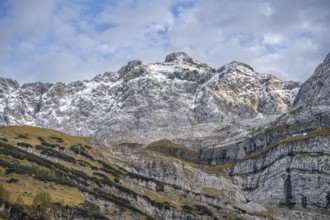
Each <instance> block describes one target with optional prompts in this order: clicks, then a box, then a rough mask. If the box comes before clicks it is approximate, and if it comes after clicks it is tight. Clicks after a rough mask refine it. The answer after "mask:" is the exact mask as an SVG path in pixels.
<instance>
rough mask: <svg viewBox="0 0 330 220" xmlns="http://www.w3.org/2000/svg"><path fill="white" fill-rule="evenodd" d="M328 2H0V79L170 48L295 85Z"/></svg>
mask: <svg viewBox="0 0 330 220" xmlns="http://www.w3.org/2000/svg"><path fill="white" fill-rule="evenodd" d="M329 21H330V1H329V0H290V1H288V0H273V1H271V0H268V1H267V0H249V1H246V0H108V1H107V0H71V1H67V0H0V30H1V31H0V76H2V77H9V78H13V79H16V80H18V81H19V82H20V83H25V82H33V81H42V82H57V81H64V82H71V81H74V80H82V79H91V78H92V77H93V76H95V75H97V74H99V73H103V72H107V71H116V70H118V69H119V68H120V67H121V66H123V65H125V64H126V63H127V62H128V61H130V60H135V59H141V60H144V61H146V62H159V61H163V60H164V59H165V56H166V55H167V54H169V53H171V52H173V51H185V52H187V53H188V54H189V55H190V56H192V57H194V58H196V59H198V60H200V61H201V62H205V63H208V64H209V65H211V66H212V67H220V66H222V65H224V64H225V63H228V62H230V61H232V60H237V61H241V62H245V63H248V64H249V65H251V66H252V67H253V68H254V69H255V70H256V71H258V72H262V73H273V74H275V75H277V76H278V77H280V78H282V79H285V80H299V81H304V80H305V79H307V77H309V76H310V75H311V74H312V73H313V71H314V69H315V67H316V66H317V65H318V64H319V63H320V62H322V60H323V59H324V57H325V56H326V54H327V53H329V52H330V22H329Z"/></svg>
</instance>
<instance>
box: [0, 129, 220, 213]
mask: <svg viewBox="0 0 330 220" xmlns="http://www.w3.org/2000/svg"><path fill="white" fill-rule="evenodd" d="M93 142H94V143H95V142H96V140H93V139H90V138H82V137H74V136H70V135H67V134H64V133H61V132H59V131H55V130H50V129H43V128H36V127H30V126H8V127H1V128H0V162H1V163H2V164H0V177H1V178H0V183H2V184H3V186H4V187H5V188H6V189H7V190H9V191H10V202H11V203H16V200H17V197H18V196H19V195H20V196H21V197H22V201H21V202H20V203H21V204H20V205H24V206H26V207H30V206H31V205H32V203H33V198H34V197H35V195H36V193H37V192H40V191H47V192H49V193H50V194H51V195H52V200H53V202H59V203H61V204H63V205H69V206H72V207H83V203H84V201H87V200H90V199H88V197H91V196H94V197H96V198H98V199H100V200H103V201H106V202H111V203H113V204H115V205H116V206H117V207H119V208H123V210H126V212H128V213H132V214H133V215H135V216H140V217H139V218H141V219H143V218H148V216H149V214H147V213H145V212H143V211H141V209H140V208H139V207H137V206H136V204H137V203H134V202H131V201H130V200H131V199H134V198H137V197H139V198H142V199H144V200H145V201H147V202H149V203H150V204H152V205H153V206H154V207H157V208H158V209H168V208H170V209H176V210H178V211H184V212H187V210H186V209H185V208H187V207H191V210H190V209H189V210H188V213H192V214H194V215H195V214H197V215H198V213H202V215H206V216H207V215H210V214H211V213H212V211H210V212H208V211H207V210H208V208H207V207H205V210H204V211H201V209H204V208H203V207H202V208H201V207H199V206H197V207H196V206H194V204H195V203H194V202H192V201H191V198H190V197H189V196H183V197H182V200H179V201H178V200H176V201H174V200H173V199H172V197H173V196H174V195H175V194H177V192H178V191H179V192H181V193H185V194H189V193H188V192H186V191H185V190H182V189H181V188H180V187H179V186H172V185H171V184H166V183H161V182H159V181H157V180H154V179H150V178H146V177H143V176H139V175H136V174H133V173H129V172H127V171H126V170H124V169H122V168H120V167H117V166H116V165H114V164H111V163H110V162H109V161H100V160H99V158H102V157H101V156H100V154H108V155H110V154H112V153H113V152H111V150H109V149H96V148H94V147H91V146H92V144H91V143H93ZM22 143H24V144H23V145H22ZM18 145H21V146H25V145H27V147H20V148H19V147H17V146H18ZM73 146H75V147H73ZM130 150H132V151H136V149H130ZM137 150H138V151H140V149H137ZM45 151H46V152H48V154H46V155H45ZM49 152H50V153H51V154H49ZM31 153H33V154H31ZM54 153H56V154H54ZM143 153H144V154H152V155H153V154H157V152H149V151H145V150H144V151H143ZM68 156H69V157H71V159H70V158H69V159H70V160H67V158H66V157H68ZM72 158H74V159H73V161H72ZM183 162H186V161H183ZM186 163H187V165H189V166H193V167H195V168H201V169H203V166H200V167H199V165H197V164H193V163H189V162H186ZM17 167H19V168H18V169H16V168H17ZM27 171H28V172H27ZM208 171H212V169H208ZM214 173H219V171H218V170H217V171H216V170H214ZM220 173H221V172H220ZM41 174H42V175H41ZM127 178H128V179H129V181H128V179H127ZM139 181H147V182H154V184H156V185H162V186H165V185H166V186H167V187H171V188H173V190H174V191H173V194H171V193H168V192H167V193H165V192H154V191H153V190H152V189H148V188H145V187H141V186H139V184H138V182H139ZM134 182H135V183H134ZM132 184H133V187H132ZM134 184H135V185H134ZM105 186H107V187H105ZM109 186H110V188H109ZM176 190H178V191H176ZM205 194H206V195H212V196H215V197H220V196H221V195H220V194H218V193H217V192H213V191H212V190H211V191H210V192H206V193H205ZM196 195H197V194H196ZM176 196H177V195H176ZM125 198H130V199H128V200H127V199H125ZM195 205H196V204H195ZM183 207H184V208H183ZM26 210H30V209H26ZM100 212H101V213H102V211H100ZM103 214H105V215H107V216H111V215H114V214H116V213H111V211H110V212H108V213H103Z"/></svg>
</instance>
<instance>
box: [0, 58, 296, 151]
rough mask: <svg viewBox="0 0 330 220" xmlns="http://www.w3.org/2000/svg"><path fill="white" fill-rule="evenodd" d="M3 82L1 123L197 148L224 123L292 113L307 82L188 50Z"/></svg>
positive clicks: (119, 139)
mask: <svg viewBox="0 0 330 220" xmlns="http://www.w3.org/2000/svg"><path fill="white" fill-rule="evenodd" d="M0 82H1V85H4V86H2V92H1V94H2V95H1V97H2V98H1V103H3V105H2V106H1V108H0V114H1V115H2V117H0V124H3V125H15V124H21V125H32V126H39V127H46V128H53V129H58V130H61V131H64V132H66V133H69V134H73V135H82V136H96V137H99V138H101V139H103V140H107V141H111V142H116V143H121V142H127V141H130V142H137V143H143V144H147V143H150V142H152V141H156V140H159V139H162V138H168V139H171V140H178V141H179V142H180V143H185V144H188V145H190V146H192V147H195V148H201V147H203V146H204V147H205V146H214V144H215V143H207V142H206V141H205V140H203V139H205V138H209V137H210V136H219V125H221V126H222V127H223V129H225V128H226V127H228V126H230V127H232V128H231V130H234V127H235V129H236V130H239V129H240V128H239V127H240V126H243V125H241V124H242V123H240V122H241V121H245V120H246V123H248V124H249V121H251V119H252V120H253V119H256V118H261V117H263V116H271V115H279V114H282V113H285V112H286V111H287V109H288V106H289V105H290V104H291V102H292V101H293V99H294V97H295V95H296V93H297V92H298V89H299V87H300V83H298V82H283V81H282V80H280V79H278V78H276V77H275V76H273V75H266V74H259V73H257V72H255V71H254V70H253V69H252V68H251V67H250V66H248V65H246V64H243V63H239V62H231V63H229V64H227V65H225V66H223V67H221V68H219V69H214V68H211V67H209V66H208V65H206V64H203V63H200V62H199V61H197V60H195V59H193V58H191V57H190V56H188V55H187V54H186V53H183V52H179V53H172V54H170V55H168V56H167V57H166V59H165V62H163V63H155V64H147V63H144V62H143V61H131V62H129V63H128V64H127V65H126V66H124V67H122V68H121V69H120V70H119V71H117V72H111V73H105V74H103V75H98V76H96V77H95V78H94V79H92V80H89V81H77V82H73V83H70V84H63V83H56V84H44V83H29V84H23V85H22V86H18V83H17V82H15V81H12V80H9V79H3V78H1V79H0ZM253 123H254V122H253ZM253 123H252V124H253ZM237 124H240V125H239V126H237ZM226 135H227V134H224V135H223V136H226ZM191 137H196V141H193V140H191ZM218 138H220V137H218ZM198 142H200V143H199V144H198Z"/></svg>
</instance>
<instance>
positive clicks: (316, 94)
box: [292, 53, 330, 108]
mask: <svg viewBox="0 0 330 220" xmlns="http://www.w3.org/2000/svg"><path fill="white" fill-rule="evenodd" d="M329 85H330V53H329V54H328V55H327V56H326V58H325V59H324V61H323V63H321V64H320V65H319V66H318V67H317V68H316V70H315V72H314V74H313V75H312V76H311V77H310V78H309V79H308V80H307V81H306V82H305V83H304V84H303V85H302V86H301V89H300V90H299V92H298V94H297V96H296V98H295V100H294V104H293V106H292V108H295V107H298V106H301V105H316V106H317V105H330V97H329V94H330V87H329Z"/></svg>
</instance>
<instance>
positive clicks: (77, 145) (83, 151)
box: [70, 144, 94, 160]
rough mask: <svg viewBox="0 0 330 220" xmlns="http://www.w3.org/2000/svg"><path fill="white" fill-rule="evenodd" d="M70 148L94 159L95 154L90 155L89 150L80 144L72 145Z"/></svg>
mask: <svg viewBox="0 0 330 220" xmlns="http://www.w3.org/2000/svg"><path fill="white" fill-rule="evenodd" d="M70 150H71V151H72V152H74V153H76V154H78V155H81V156H83V157H86V158H88V159H90V160H94V158H93V156H91V155H89V154H88V152H87V150H86V149H85V148H84V147H83V146H81V145H79V144H76V145H72V146H71V147H70Z"/></svg>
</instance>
